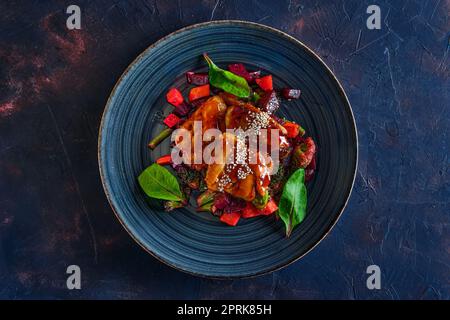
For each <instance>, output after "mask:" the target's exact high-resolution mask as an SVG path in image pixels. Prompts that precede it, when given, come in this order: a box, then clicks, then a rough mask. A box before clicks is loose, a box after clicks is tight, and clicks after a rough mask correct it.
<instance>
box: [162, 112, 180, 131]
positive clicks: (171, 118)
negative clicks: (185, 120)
mask: <svg viewBox="0 0 450 320" xmlns="http://www.w3.org/2000/svg"><path fill="white" fill-rule="evenodd" d="M180 121H181V119H180V118H178V117H177V116H176V115H174V114H173V113H171V114H169V115H168V116H167V117H166V118H165V119H164V123H165V124H166V126H168V127H169V128H173V127H175V126H176V125H177V124H179V123H180Z"/></svg>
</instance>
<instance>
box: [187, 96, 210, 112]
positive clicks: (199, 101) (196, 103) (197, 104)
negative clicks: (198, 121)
mask: <svg viewBox="0 0 450 320" xmlns="http://www.w3.org/2000/svg"><path fill="white" fill-rule="evenodd" d="M208 99H209V97H204V98H200V99H197V100H194V101H192V102H191V105H192V107H193V108H194V109H197V108H198V107H200V106H201V105H202V104H203V103H204V102H205V101H206V100H208Z"/></svg>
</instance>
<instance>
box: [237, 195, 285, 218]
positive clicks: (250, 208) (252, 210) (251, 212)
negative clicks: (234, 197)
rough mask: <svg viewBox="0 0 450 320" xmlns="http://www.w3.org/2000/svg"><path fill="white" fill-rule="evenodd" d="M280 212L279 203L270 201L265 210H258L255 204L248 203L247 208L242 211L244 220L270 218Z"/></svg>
mask: <svg viewBox="0 0 450 320" xmlns="http://www.w3.org/2000/svg"><path fill="white" fill-rule="evenodd" d="M277 210H278V205H277V203H276V202H275V201H274V200H273V199H270V200H269V202H267V204H266V206H265V207H264V209H257V208H256V207H255V206H254V205H253V204H251V203H250V202H247V206H246V207H245V208H244V210H243V211H242V218H253V217H257V216H268V215H270V214H272V213H274V212H275V211H277Z"/></svg>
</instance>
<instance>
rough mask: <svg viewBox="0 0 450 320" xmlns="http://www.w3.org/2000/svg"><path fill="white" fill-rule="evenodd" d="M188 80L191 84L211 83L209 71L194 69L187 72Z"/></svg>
mask: <svg viewBox="0 0 450 320" xmlns="http://www.w3.org/2000/svg"><path fill="white" fill-rule="evenodd" d="M186 80H187V82H188V83H189V84H193V85H196V86H202V85H205V84H208V83H209V78H208V74H207V73H195V72H192V71H189V72H186Z"/></svg>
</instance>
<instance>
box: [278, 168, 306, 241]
mask: <svg viewBox="0 0 450 320" xmlns="http://www.w3.org/2000/svg"><path fill="white" fill-rule="evenodd" d="M306 202H307V194H306V186H305V170H304V169H298V170H297V171H295V172H294V173H293V174H292V175H291V176H290V177H289V179H288V181H287V182H286V184H285V185H284V188H283V193H282V194H281V199H280V203H279V204H278V214H279V216H280V218H281V220H283V222H284V224H285V225H286V236H288V237H289V236H290V235H291V233H292V230H294V228H295V227H296V226H297V225H298V224H299V223H301V222H302V221H303V219H304V218H305V215H306Z"/></svg>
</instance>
